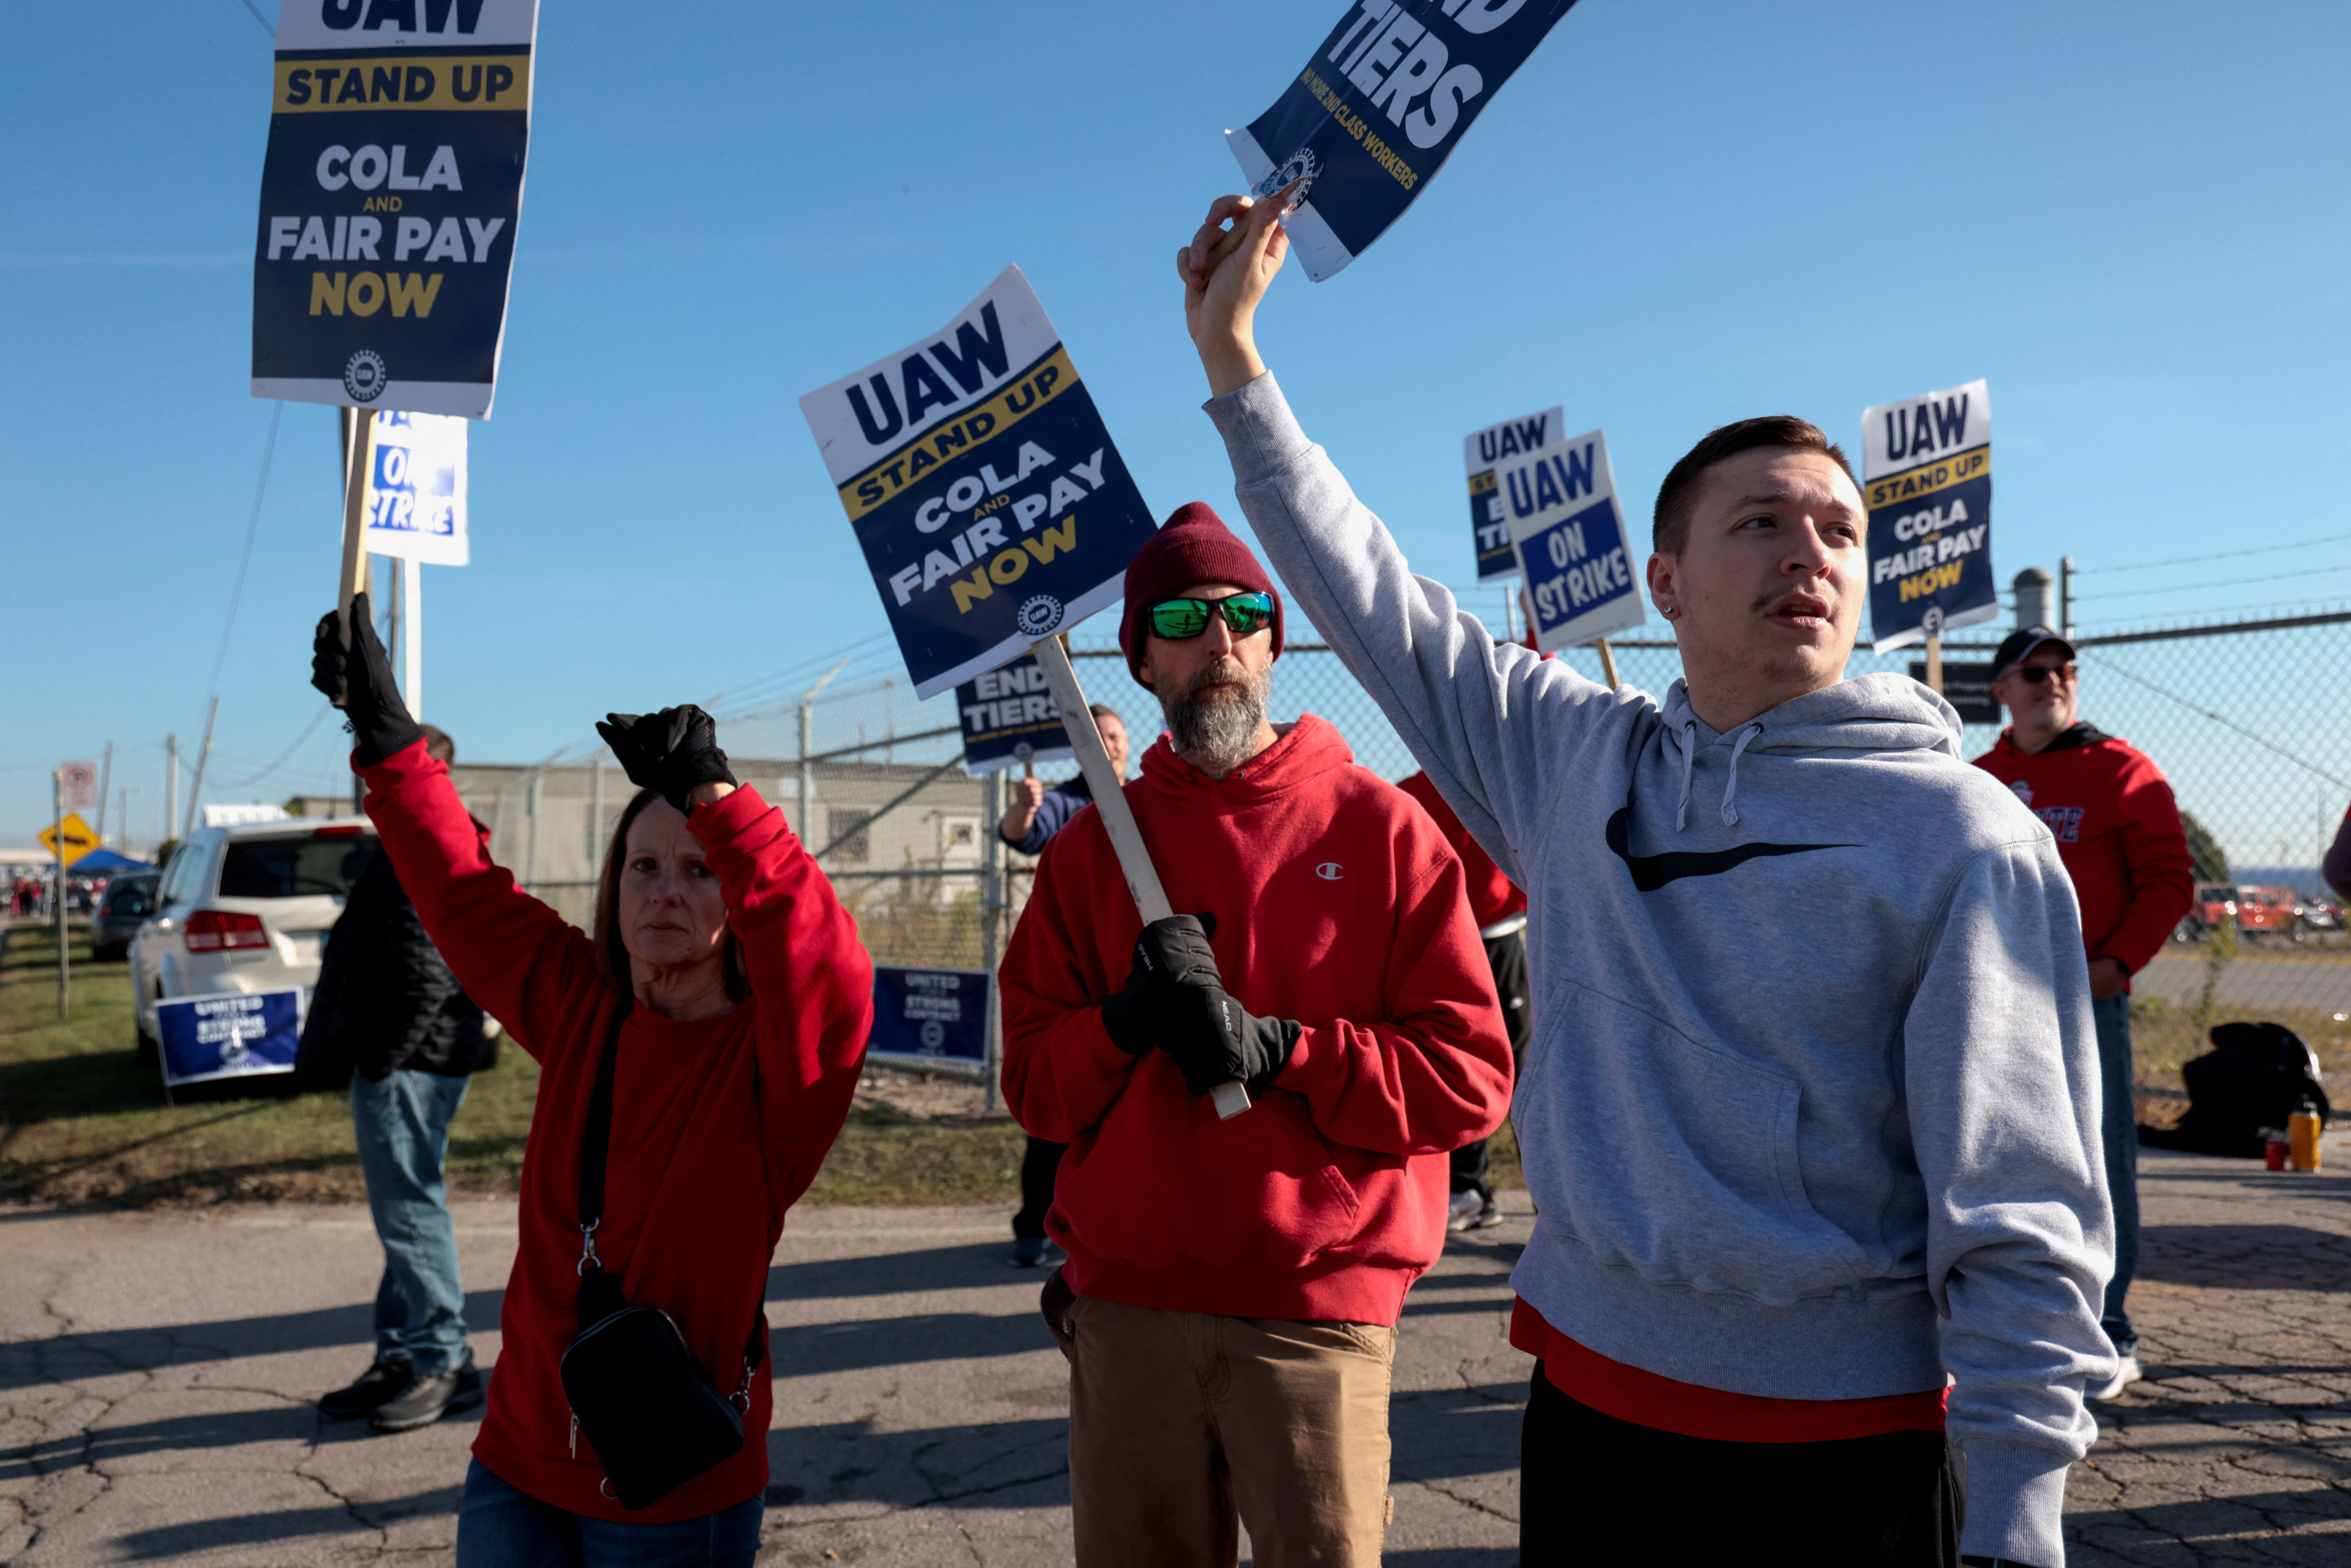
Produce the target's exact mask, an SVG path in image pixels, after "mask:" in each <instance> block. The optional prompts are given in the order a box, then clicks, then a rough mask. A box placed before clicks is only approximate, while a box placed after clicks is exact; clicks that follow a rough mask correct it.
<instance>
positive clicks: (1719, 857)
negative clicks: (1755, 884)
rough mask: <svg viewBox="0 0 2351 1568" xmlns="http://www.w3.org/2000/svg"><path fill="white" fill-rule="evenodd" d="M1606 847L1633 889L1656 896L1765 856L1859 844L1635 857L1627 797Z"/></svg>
mask: <svg viewBox="0 0 2351 1568" xmlns="http://www.w3.org/2000/svg"><path fill="white" fill-rule="evenodd" d="M1607 836H1608V847H1609V848H1610V849H1611V850H1613V851H1614V852H1615V855H1616V858H1617V859H1618V860H1620V861H1623V862H1625V869H1626V870H1628V871H1630V872H1631V873H1633V886H1634V888H1635V890H1637V891H1639V892H1642V893H1655V892H1656V891H1657V889H1659V888H1661V887H1663V886H1665V885H1666V883H1669V882H1679V881H1680V880H1681V879H1682V878H1684V877H1686V876H1720V875H1721V874H1722V873H1724V872H1727V871H1729V870H1730V869H1731V868H1732V867H1733V866H1741V865H1745V864H1746V863H1747V862H1749V861H1751V860H1761V859H1762V858H1763V857H1764V856H1766V855H1800V854H1803V853H1805V852H1807V851H1811V850H1855V849H1859V848H1860V847H1861V846H1860V845H1859V844H1761V843H1757V844H1740V845H1739V846H1738V847H1737V848H1736V849H1728V850H1702V851H1689V850H1682V851H1677V852H1674V853H1671V854H1662V855H1636V854H1635V853H1634V852H1633V801H1632V799H1631V796H1630V795H1629V794H1628V795H1627V796H1626V798H1625V803H1624V805H1622V806H1620V807H1618V808H1617V809H1616V811H1615V814H1614V815H1613V816H1611V817H1610V818H1609V819H1608V835H1607Z"/></svg>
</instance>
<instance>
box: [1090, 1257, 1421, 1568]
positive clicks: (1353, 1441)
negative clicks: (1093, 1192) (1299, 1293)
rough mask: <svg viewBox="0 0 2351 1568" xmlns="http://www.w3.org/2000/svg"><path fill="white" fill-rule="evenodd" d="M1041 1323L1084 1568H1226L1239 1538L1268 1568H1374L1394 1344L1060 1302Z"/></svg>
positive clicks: (1340, 1329)
mask: <svg viewBox="0 0 2351 1568" xmlns="http://www.w3.org/2000/svg"><path fill="white" fill-rule="evenodd" d="M1053 1284H1054V1285H1055V1286H1058V1285H1059V1284H1060V1281H1059V1280H1058V1279H1056V1280H1055V1281H1053ZM1057 1305H1058V1308H1059V1310H1056V1307H1057ZM1046 1319H1047V1322H1049V1323H1050V1324H1051V1325H1052V1326H1053V1327H1054V1329H1055V1336H1054V1337H1055V1338H1057V1339H1060V1340H1061V1342H1062V1343H1061V1350H1062V1354H1066V1355H1067V1356H1068V1357H1069V1358H1070V1492H1071V1503H1072V1504H1073V1507H1074V1512H1075V1516H1076V1517H1075V1523H1076V1534H1077V1560H1078V1564H1079V1568H1162V1565H1164V1568H1231V1565H1232V1564H1233V1563H1235V1562H1237V1561H1238V1556H1239V1545H1240V1542H1239V1535H1238V1522H1239V1521H1246V1522H1247V1523H1248V1525H1249V1543H1250V1546H1251V1548H1252V1549H1253V1552H1254V1554H1255V1560H1256V1562H1257V1563H1259V1568H1296V1565H1300V1564H1305V1563H1314V1564H1329V1565H1332V1568H1351V1565H1352V1568H1375V1565H1376V1564H1377V1563H1379V1560H1380V1542H1381V1539H1382V1537H1383V1536H1384V1534H1385V1532H1386V1528H1387V1521H1388V1514H1389V1512H1390V1510H1391V1508H1392V1506H1393V1505H1392V1504H1391V1503H1390V1501H1389V1500H1388V1495H1387V1489H1388V1378H1389V1374H1390V1372H1391V1370H1392V1369H1393V1367H1394V1365H1395V1330H1394V1329H1392V1328H1383V1327H1379V1326H1377V1325H1375V1324H1368V1323H1339V1322H1285V1321H1282V1320H1280V1319H1274V1318H1226V1317H1217V1316H1214V1315H1212V1314H1209V1313H1207V1312H1159V1311H1156V1310H1154V1309H1152V1308H1149V1307H1128V1306H1121V1305H1119V1304H1118V1303H1116V1302H1114V1301H1088V1300H1086V1299H1085V1298H1083V1297H1077V1298H1070V1297H1068V1296H1067V1295H1066V1294H1063V1295H1061V1301H1059V1302H1058V1303H1056V1302H1054V1301H1053V1300H1052V1292H1051V1291H1050V1289H1049V1297H1048V1307H1047V1312H1046Z"/></svg>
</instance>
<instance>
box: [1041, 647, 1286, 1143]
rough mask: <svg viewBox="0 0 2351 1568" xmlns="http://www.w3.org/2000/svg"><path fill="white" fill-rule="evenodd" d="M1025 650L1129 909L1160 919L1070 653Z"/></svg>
mask: <svg viewBox="0 0 2351 1568" xmlns="http://www.w3.org/2000/svg"><path fill="white" fill-rule="evenodd" d="M1029 652H1031V653H1035V654H1036V655H1037V667H1038V668H1039V669H1040V670H1043V671H1044V672H1045V683H1046V685H1049V686H1050V687H1051V688H1052V693H1053V706H1055V707H1058V708H1060V709H1061V727H1062V728H1063V729H1066V730H1068V731H1069V733H1070V745H1071V747H1072V748H1073V749H1074V750H1075V751H1076V752H1077V754H1078V767H1079V768H1080V769H1081V770H1082V771H1083V772H1084V774H1085V776H1086V783H1087V785H1088V786H1089V787H1090V788H1091V789H1092V791H1093V798H1094V810H1097V811H1100V812H1101V813H1102V827H1103V828H1104V829H1105V830H1107V831H1109V833H1110V847H1111V848H1112V849H1113V850H1115V851H1116V852H1118V868H1119V870H1120V871H1122V872H1123V873H1126V888H1127V891H1128V892H1129V893H1132V894H1134V907H1135V908H1136V909H1138V910H1140V911H1141V912H1142V915H1143V923H1144V925H1150V924H1151V923H1152V922H1153V921H1155V920H1165V919H1166V918H1167V917H1168V916H1169V915H1173V914H1175V909H1174V908H1173V907H1172V906H1171V905H1170V904H1168V902H1167V892H1166V890H1165V888H1163V887H1161V886H1160V885H1159V870H1158V868H1157V867H1156V866H1154V865H1153V864H1152V863H1151V851H1150V850H1149V849H1148V848H1147V847H1145V845H1144V841H1143V830H1142V829H1140V828H1138V827H1136V826H1135V825H1134V810H1133V809H1132V808H1131V807H1129V806H1128V805H1127V803H1126V790H1125V788H1124V783H1125V781H1124V780H1123V779H1120V778H1119V776H1118V774H1117V773H1116V772H1115V771H1114V770H1113V768H1111V765H1110V753H1108V752H1107V751H1104V750H1103V749H1102V732H1101V731H1099V730H1097V729H1095V728H1094V716H1093V715H1092V714H1091V713H1089V712H1087V711H1086V694H1085V693H1084V692H1083V691H1082V690H1081V689H1080V688H1079V685H1078V673H1077V671H1075V670H1073V669H1071V667H1070V651H1069V650H1068V649H1067V648H1064V647H1063V646H1061V639H1060V638H1059V637H1047V638H1045V639H1044V640H1043V641H1041V642H1040V643H1037V644H1036V645H1035V646H1034V647H1033V648H1031V649H1030V650H1029ZM1210 1097H1211V1098H1212V1099H1214V1100H1215V1101H1216V1104H1217V1115H1218V1116H1220V1117H1222V1118H1224V1119H1225V1120H1226V1121H1228V1122H1229V1121H1231V1120H1232V1119H1233V1118H1234V1117H1235V1116H1238V1115H1239V1114H1240V1113H1242V1112H1244V1111H1246V1110H1248V1109H1249V1090H1248V1089H1247V1088H1246V1087H1245V1086H1243V1085H1242V1084H1240V1083H1239V1082H1231V1083H1219V1084H1217V1087H1216V1090H1215V1092H1213V1094H1212V1095H1211V1096H1210Z"/></svg>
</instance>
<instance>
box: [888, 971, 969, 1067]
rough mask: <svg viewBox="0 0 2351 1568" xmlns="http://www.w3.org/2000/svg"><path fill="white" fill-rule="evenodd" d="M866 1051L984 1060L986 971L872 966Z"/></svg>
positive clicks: (893, 1054)
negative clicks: (868, 1031) (871, 1027)
mask: <svg viewBox="0 0 2351 1568" xmlns="http://www.w3.org/2000/svg"><path fill="white" fill-rule="evenodd" d="M865 1050H866V1053H867V1054H868V1055H870V1056H913V1057H923V1058H927V1059H929V1060H931V1061H941V1060H944V1061H973V1062H978V1061H987V970H985V969H893V968H883V967H878V966H877V967H875V969H874V971H873V1032H872V1034H870V1035H868V1036H867V1037H866V1041H865Z"/></svg>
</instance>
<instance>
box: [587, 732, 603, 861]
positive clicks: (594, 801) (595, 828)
mask: <svg viewBox="0 0 2351 1568" xmlns="http://www.w3.org/2000/svg"><path fill="white" fill-rule="evenodd" d="M603 848H604V754H603V753H602V752H601V751H599V752H598V753H597V754H596V766H595V768H593V769H592V770H591V771H590V775H589V784H588V875H589V877H590V879H591V880H592V879H594V878H597V877H600V876H601V875H603V874H604V862H603V860H602V858H601V852H602V850H603Z"/></svg>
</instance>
